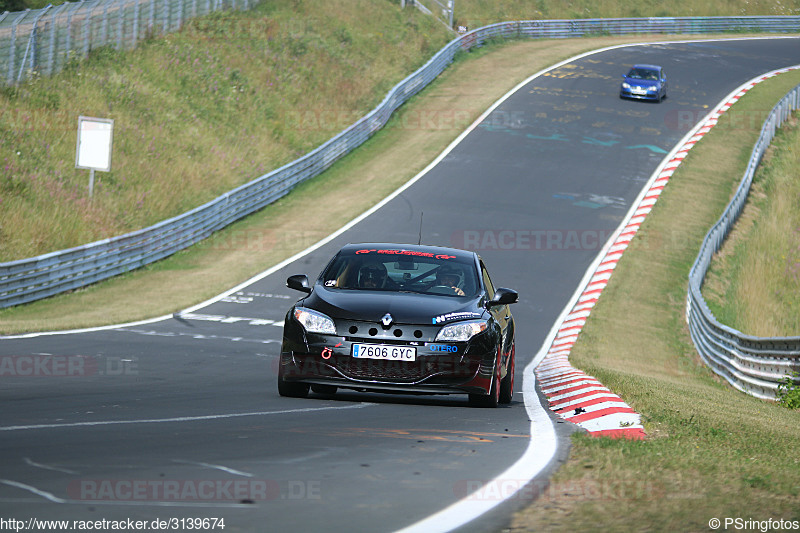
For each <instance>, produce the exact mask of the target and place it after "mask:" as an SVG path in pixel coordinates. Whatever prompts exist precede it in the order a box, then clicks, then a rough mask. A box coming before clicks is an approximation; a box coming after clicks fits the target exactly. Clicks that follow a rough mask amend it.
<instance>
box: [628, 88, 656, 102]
mask: <svg viewBox="0 0 800 533" xmlns="http://www.w3.org/2000/svg"><path fill="white" fill-rule="evenodd" d="M619 95H620V97H622V98H634V99H636V100H658V99H659V96H660V95H661V91H660V90H656V91H654V92H649V91H648V92H636V91H634V90H633V89H625V88H621V89H620V90H619Z"/></svg>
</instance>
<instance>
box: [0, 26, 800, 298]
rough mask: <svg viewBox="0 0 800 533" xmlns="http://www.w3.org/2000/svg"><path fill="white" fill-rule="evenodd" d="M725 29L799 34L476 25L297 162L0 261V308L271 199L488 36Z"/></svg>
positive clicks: (145, 259)
mask: <svg viewBox="0 0 800 533" xmlns="http://www.w3.org/2000/svg"><path fill="white" fill-rule="evenodd" d="M6 18H8V17H6ZM12 18H13V17H12ZM39 19H40V20H41V17H39ZM0 22H1V21H0ZM724 31H729V32H738V31H763V32H771V31H774V32H800V17H704V18H666V19H665V18H649V19H596V20H569V21H567V20H553V21H520V22H508V23H500V24H492V25H490V26H485V27H483V28H479V29H477V30H474V31H472V32H470V33H468V34H465V35H463V36H460V37H458V38H456V39H454V40H452V41H451V42H450V43H448V44H447V45H446V46H445V47H444V48H442V49H441V50H440V51H439V52H437V53H436V55H434V56H433V57H432V58H431V59H430V60H429V61H428V62H427V63H426V64H425V65H423V66H422V67H420V68H419V69H418V70H417V71H416V72H414V73H413V74H411V75H410V76H408V77H407V78H405V79H404V80H403V81H401V82H400V83H398V84H397V85H396V86H395V87H394V88H392V89H391V90H390V91H389V93H388V94H387V95H386V97H385V98H384V100H383V101H382V102H381V103H380V104H379V105H378V106H377V107H376V108H375V109H373V110H372V111H371V112H370V113H369V114H367V115H366V116H364V117H363V118H361V119H360V120H358V121H356V122H355V123H354V124H352V125H351V126H349V127H348V128H346V129H345V130H343V131H342V132H340V133H339V134H337V135H336V136H335V137H333V138H332V139H330V140H328V141H327V142H325V143H324V144H323V145H321V146H320V147H318V148H317V149H315V150H313V151H312V152H309V153H308V154H306V155H305V156H303V157H301V158H300V159H297V160H296V161H293V162H291V163H289V164H287V165H285V166H283V167H281V168H279V169H277V170H274V171H272V172H270V173H268V174H265V175H263V176H261V177H259V178H256V179H255V180H253V181H251V182H250V183H247V184H245V185H242V186H241V187H239V188H237V189H234V190H232V191H230V192H228V193H226V194H223V195H222V196H220V197H218V198H216V199H214V200H212V201H210V202H208V203H207V204H205V205H202V206H200V207H197V208H195V209H193V210H191V211H189V212H187V213H184V214H182V215H179V216H176V217H174V218H171V219H169V220H165V221H163V222H161V223H159V224H156V225H154V226H150V227H148V228H145V229H142V230H139V231H135V232H132V233H128V234H125V235H122V236H119V237H114V238H110V239H105V240H102V241H98V242H94V243H91V244H86V245H84V246H79V247H76V248H71V249H68V250H61V251H57V252H52V253H49V254H45V255H41V256H38V257H32V258H28V259H20V260H17V261H11V262H7V263H0V308H4V307H10V306H14V305H19V304H23V303H27V302H32V301H35V300H38V299H41V298H46V297H49V296H53V295H56V294H59V293H62V292H65V291H69V290H72V289H76V288H78V287H83V286H86V285H89V284H91V283H95V282H97V281H101V280H103V279H107V278H110V277H112V276H115V275H117V274H121V273H123V272H128V271H130V270H133V269H135V268H139V267H141V266H143V265H146V264H148V263H151V262H153V261H157V260H159V259H162V258H164V257H167V256H168V255H170V254H173V253H175V252H177V251H179V250H182V249H184V248H186V247H188V246H191V245H192V244H194V243H196V242H198V241H200V240H202V239H204V238H206V237H208V236H209V235H211V234H212V233H213V232H214V231H217V230H218V229H221V228H223V227H225V226H226V225H228V224H230V223H231V222H233V221H235V220H238V219H240V218H242V217H244V216H246V215H248V214H250V213H252V212H253V211H257V210H258V209H261V208H262V207H264V206H266V205H268V204H270V203H272V202H274V201H275V200H277V199H278V198H281V197H282V196H284V195H285V194H287V193H288V192H289V191H290V190H291V189H292V188H294V187H295V186H296V185H297V184H299V183H300V182H302V181H304V180H307V179H309V178H311V177H314V176H316V175H318V174H320V173H321V172H323V171H324V170H325V169H327V168H328V167H330V166H331V165H332V164H333V163H334V162H335V161H337V160H338V159H340V158H341V157H343V156H345V155H346V154H348V153H349V152H350V151H352V150H353V149H355V148H356V147H358V146H359V145H361V144H362V143H363V142H364V141H366V140H367V139H368V138H369V137H370V136H372V134H374V133H375V132H376V131H377V130H378V129H380V128H381V127H383V126H384V125H385V124H386V122H387V121H388V120H389V117H390V115H391V114H392V113H393V112H394V111H395V110H396V109H397V108H398V107H400V106H401V105H402V104H403V103H405V102H406V101H407V100H408V99H409V98H411V97H412V96H413V95H415V94H416V93H418V92H419V91H421V90H422V89H423V88H424V87H425V86H427V85H428V84H429V83H430V82H431V81H432V80H433V79H434V78H436V77H437V76H438V75H439V74H440V73H441V72H442V71H443V70H444V69H445V68H447V66H448V65H450V63H452V61H453V59H454V57H455V55H456V54H457V53H458V52H460V51H463V50H469V49H471V48H473V47H475V46H480V45H482V44H483V43H484V42H486V41H487V40H489V39H509V38H520V37H523V38H568V37H582V36H587V35H598V34H608V35H619V34H629V33H640V34H652V33H675V32H683V33H706V32H713V33H717V32H724Z"/></svg>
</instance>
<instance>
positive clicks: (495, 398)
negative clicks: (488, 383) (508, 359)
mask: <svg viewBox="0 0 800 533" xmlns="http://www.w3.org/2000/svg"><path fill="white" fill-rule="evenodd" d="M499 365H500V361H499V360H498V362H497V366H496V367H495V372H494V378H493V379H492V388H491V390H490V391H489V394H470V395H469V404H470V405H471V406H472V407H483V408H487V409H494V408H495V407H497V405H498V404H499V403H500V366H499Z"/></svg>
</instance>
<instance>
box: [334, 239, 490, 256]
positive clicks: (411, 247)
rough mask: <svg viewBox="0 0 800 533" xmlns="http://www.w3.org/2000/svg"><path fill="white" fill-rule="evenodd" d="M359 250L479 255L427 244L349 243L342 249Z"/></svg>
mask: <svg viewBox="0 0 800 533" xmlns="http://www.w3.org/2000/svg"><path fill="white" fill-rule="evenodd" d="M357 250H398V251H406V252H419V253H429V254H434V255H441V254H448V255H454V256H456V257H458V258H460V259H474V258H475V257H476V256H477V254H476V253H475V252H470V251H468V250H461V249H459V248H448V247H445V246H429V245H425V244H421V245H420V244H397V243H387V242H365V243H349V244H346V245H344V246H343V247H342V249H341V250H340V251H342V252H350V253H352V252H355V251H357Z"/></svg>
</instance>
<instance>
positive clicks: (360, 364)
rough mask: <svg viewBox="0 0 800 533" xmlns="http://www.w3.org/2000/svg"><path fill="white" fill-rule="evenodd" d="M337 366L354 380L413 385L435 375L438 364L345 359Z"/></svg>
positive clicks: (340, 360)
mask: <svg viewBox="0 0 800 533" xmlns="http://www.w3.org/2000/svg"><path fill="white" fill-rule="evenodd" d="M336 366H337V368H338V369H339V371H340V372H342V373H343V374H344V375H346V376H347V377H350V378H354V379H363V380H369V381H393V382H406V383H413V382H415V381H419V380H420V379H422V378H423V377H425V376H428V375H430V374H432V373H434V372H435V367H436V364H435V363H432V362H430V363H428V362H425V361H414V362H413V363H404V362H400V361H380V360H377V359H364V360H362V359H357V358H355V357H343V358H340V359H339V361H338V362H337V365H336Z"/></svg>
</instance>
